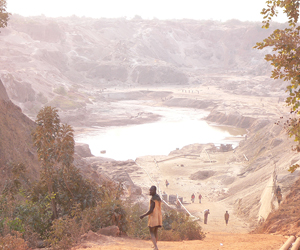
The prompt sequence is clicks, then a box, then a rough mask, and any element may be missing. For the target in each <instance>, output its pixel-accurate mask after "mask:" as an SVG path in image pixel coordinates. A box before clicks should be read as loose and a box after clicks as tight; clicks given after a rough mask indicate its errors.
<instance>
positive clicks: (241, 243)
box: [73, 232, 287, 250]
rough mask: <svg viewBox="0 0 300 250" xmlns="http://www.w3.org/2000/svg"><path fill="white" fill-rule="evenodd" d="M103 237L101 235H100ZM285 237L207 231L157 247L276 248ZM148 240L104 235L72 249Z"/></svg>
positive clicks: (137, 245) (119, 248)
mask: <svg viewBox="0 0 300 250" xmlns="http://www.w3.org/2000/svg"><path fill="white" fill-rule="evenodd" d="M102 237H103V236H102ZM286 240H287V238H285V237H283V236H278V235H261V234H259V235H257V234H256V235H254V234H242V233H235V234H230V233H217V232H212V233H207V234H206V238H205V239H204V240H201V241H199V240H192V241H179V242H174V241H173V242H167V241H160V242H158V247H159V249H177V250H183V249H186V250H199V249H201V250H222V249H224V250H225V249H227V250H241V249H247V250H278V249H279V248H280V247H281V246H282V245H283V243H284V242H285V241H286ZM151 246H152V244H151V242H150V241H143V240H135V239H128V238H113V237H109V236H107V237H105V239H104V240H103V239H102V240H99V241H94V242H88V243H83V244H82V245H81V246H79V247H75V248H73V250H75V249H76V250H83V249H89V250H138V249H149V250H150V249H153V248H152V247H151Z"/></svg>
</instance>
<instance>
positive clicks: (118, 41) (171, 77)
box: [0, 15, 281, 117]
mask: <svg viewBox="0 0 300 250" xmlns="http://www.w3.org/2000/svg"><path fill="white" fill-rule="evenodd" d="M260 26H261V25H260V23H243V22H239V21H237V20H235V21H228V22H225V23H221V22H215V21H193V20H181V21H176V20H169V21H160V20H142V19H133V20H126V19H90V18H78V17H75V16H74V17H70V18H56V19H53V18H46V17H43V16H39V17H26V18H25V17H22V16H18V15H14V16H12V17H11V20H10V22H9V25H8V27H7V28H6V29H3V30H2V31H1V33H0V45H1V60H0V65H1V70H0V77H1V79H2V81H3V83H4V86H5V87H6V89H7V92H8V95H9V97H10V98H11V99H12V101H13V102H15V103H16V104H18V105H19V106H20V107H21V108H22V110H23V111H24V112H25V113H26V114H28V115H29V116H30V117H35V115H36V114H37V112H38V110H39V109H40V108H41V107H42V106H43V105H52V106H56V107H58V108H60V109H62V110H64V111H67V110H77V112H78V113H80V112H81V113H84V112H85V110H86V109H88V108H89V105H88V104H90V103H95V102H97V103H100V104H101V105H106V104H107V102H109V101H110V99H109V98H108V96H107V94H106V93H105V90H106V88H107V87H115V88H118V89H120V88H123V89H124V88H128V87H134V86H143V87H144V88H148V87H151V86H170V85H184V86H187V85H207V86H209V85H215V86H219V87H220V88H222V89H224V90H227V91H235V92H236V93H238V94H245V93H251V94H252V95H262V96H264V95H268V94H270V91H274V90H271V88H269V86H270V84H271V83H270V80H268V74H269V70H270V69H269V67H268V66H267V64H266V62H265V61H264V59H263V54H262V52H261V51H258V50H255V49H253V48H252V47H253V46H254V45H255V43H256V42H257V41H261V40H262V39H263V38H265V37H266V36H267V33H268V32H271V30H270V31H263V30H262V29H261V27H260ZM229 76H231V77H232V76H234V77H235V80H234V81H232V80H231V79H228V77H229ZM272 84H274V83H273V82H272ZM255 85H256V86H257V85H259V86H261V88H259V89H256V87H255ZM280 88H281V86H280V84H279V86H277V89H276V90H275V91H277V90H278V89H279V90H280ZM66 115H68V114H66Z"/></svg>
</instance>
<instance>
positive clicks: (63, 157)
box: [33, 106, 75, 219]
mask: <svg viewBox="0 0 300 250" xmlns="http://www.w3.org/2000/svg"><path fill="white" fill-rule="evenodd" d="M36 124H37V127H36V129H35V131H34V133H33V141H34V145H35V146H36V147H37V153H38V158H39V160H40V161H41V163H42V171H41V179H42V180H43V181H44V182H45V183H46V184H47V188H48V195H49V196H50V197H51V206H52V212H53V216H54V218H55V219H57V218H58V214H57V205H56V198H55V195H56V193H55V192H54V180H55V178H56V176H57V173H58V170H63V169H64V168H68V167H70V166H71V164H72V163H73V154H74V145H75V142H74V135H73V129H72V128H71V126H69V125H66V124H60V119H59V116H58V110H57V109H56V108H52V107H50V106H47V107H44V108H43V109H41V110H40V112H39V113H38V115H37V119H36ZM66 183H67V182H66Z"/></svg>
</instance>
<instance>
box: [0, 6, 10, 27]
mask: <svg viewBox="0 0 300 250" xmlns="http://www.w3.org/2000/svg"><path fill="white" fill-rule="evenodd" d="M9 15H10V13H8V12H7V11H6V0H0V28H4V27H6V26H7V22H8V20H9Z"/></svg>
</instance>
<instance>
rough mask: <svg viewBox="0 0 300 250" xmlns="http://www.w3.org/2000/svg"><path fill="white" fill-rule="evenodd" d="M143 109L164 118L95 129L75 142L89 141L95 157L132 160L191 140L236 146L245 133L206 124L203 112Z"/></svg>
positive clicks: (161, 152) (77, 138)
mask: <svg viewBox="0 0 300 250" xmlns="http://www.w3.org/2000/svg"><path fill="white" fill-rule="evenodd" d="M145 109H146V111H147V112H152V113H156V114H159V115H161V116H163V118H162V119H161V120H160V121H158V122H153V123H148V124H141V125H128V126H118V127H105V128H100V127H99V128H94V129H93V130H92V131H89V132H87V133H84V134H79V135H77V136H76V142H82V143H87V144H89V146H90V149H91V152H92V154H93V155H95V156H103V157H108V158H112V159H115V160H128V159H133V160H135V159H136V158H137V157H139V156H144V155H168V154H169V153H170V151H172V150H175V149H176V148H182V147H183V146H186V145H189V144H193V143H215V144H216V145H219V144H233V146H234V147H235V146H237V144H238V142H239V141H240V140H241V139H242V138H243V137H242V136H243V135H244V134H245V131H244V130H241V129H237V128H233V127H224V126H218V125H216V124H215V125H213V124H208V123H207V122H206V121H204V120H203V118H204V117H205V116H207V115H208V113H207V112H205V111H199V110H191V109H184V108H176V109H175V108H164V107H147V108H146V107H145ZM101 151H102V152H103V151H105V154H103V153H101Z"/></svg>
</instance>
